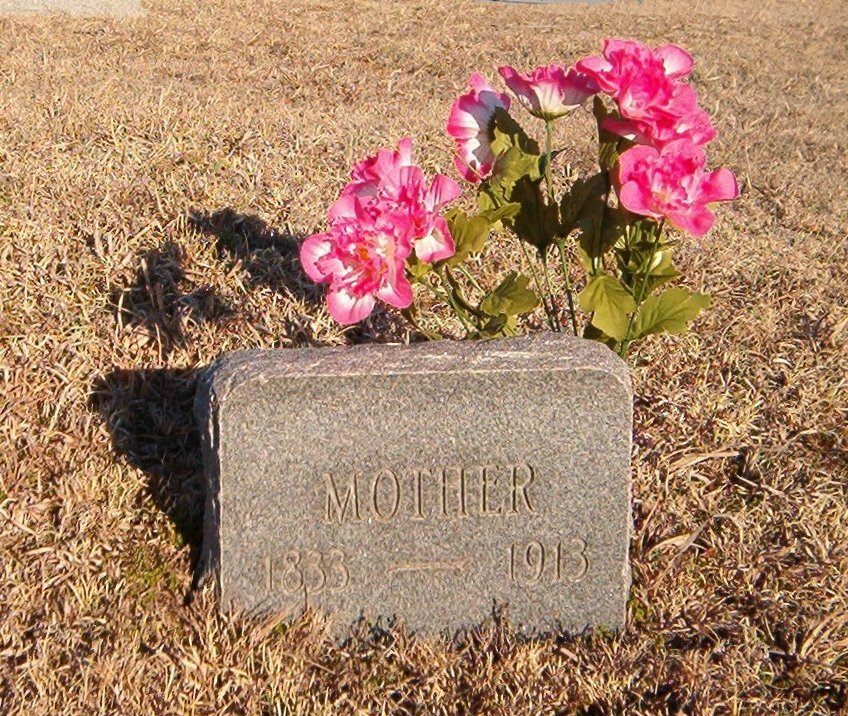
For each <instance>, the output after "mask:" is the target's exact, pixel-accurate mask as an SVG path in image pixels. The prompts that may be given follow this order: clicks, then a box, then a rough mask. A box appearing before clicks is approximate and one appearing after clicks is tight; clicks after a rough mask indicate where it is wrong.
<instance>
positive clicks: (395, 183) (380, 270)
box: [300, 138, 461, 324]
mask: <svg viewBox="0 0 848 716" xmlns="http://www.w3.org/2000/svg"><path fill="white" fill-rule="evenodd" d="M460 193H461V192H460V188H459V185H458V184H457V183H456V182H455V181H454V180H453V179H450V178H449V177H447V176H444V175H443V174H439V175H437V176H436V177H435V178H434V179H433V181H432V182H431V183H430V185H429V186H428V185H427V182H426V179H425V177H424V172H423V171H422V170H421V168H420V167H418V166H416V165H415V164H413V163H412V140H410V139H409V138H405V139H402V140H401V141H400V142H399V143H398V149H397V151H392V150H389V149H381V150H380V151H378V152H377V153H376V154H375V155H374V156H372V157H369V158H367V159H365V160H363V161H361V162H359V163H358V164H356V165H355V166H354V168H353V170H352V171H351V181H350V182H349V183H348V184H347V186H345V188H344V190H343V191H342V195H341V197H340V198H339V199H338V200H337V201H336V202H335V203H334V204H333V205H332V206H331V207H330V210H329V212H328V216H327V218H328V221H329V224H330V227H329V230H328V231H327V232H326V233H322V234H314V235H313V236H310V237H309V238H307V239H306V240H305V241H304V242H303V245H302V246H301V250H300V261H301V263H302V264H303V268H304V270H305V271H306V273H307V275H308V276H309V277H310V278H311V279H313V280H314V281H317V282H321V283H329V284H330V288H329V291H328V293H327V305H328V308H329V310H330V315H331V316H332V317H333V318H334V319H335V320H337V321H338V322H339V323H344V324H349V323H357V322H359V321H361V320H362V319H363V318H365V317H366V316H368V315H369V314H370V313H371V311H372V310H373V308H374V305H375V302H376V299H380V300H381V301H385V302H386V303H388V304H389V305H392V306H395V307H397V308H407V307H408V306H409V305H410V304H411V303H412V288H411V286H410V284H409V281H408V280H407V278H406V274H405V266H406V260H407V259H408V258H409V256H410V255H411V254H412V253H413V252H415V255H416V256H417V257H418V258H419V259H421V260H422V261H426V262H428V263H432V262H434V261H439V260H441V259H445V258H448V257H450V256H453V254H454V252H455V251H456V247H455V245H454V241H453V237H452V236H451V233H450V230H449V228H448V224H447V222H446V221H445V219H444V217H443V216H441V214H440V213H439V212H440V211H441V209H442V208H443V207H444V206H445V205H446V204H447V203H448V202H451V201H453V200H454V199H456V198H457V197H458V196H459V194H460Z"/></svg>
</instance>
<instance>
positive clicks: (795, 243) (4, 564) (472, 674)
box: [0, 0, 848, 714]
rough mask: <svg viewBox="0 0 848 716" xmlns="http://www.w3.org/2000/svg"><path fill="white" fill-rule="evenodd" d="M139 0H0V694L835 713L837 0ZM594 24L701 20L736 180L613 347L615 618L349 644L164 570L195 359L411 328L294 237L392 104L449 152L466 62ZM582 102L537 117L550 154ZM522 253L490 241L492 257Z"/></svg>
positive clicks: (184, 702) (557, 47)
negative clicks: (91, 4)
mask: <svg viewBox="0 0 848 716" xmlns="http://www.w3.org/2000/svg"><path fill="white" fill-rule="evenodd" d="M149 9H150V12H149V14H148V15H147V16H146V17H144V18H137V19H132V20H124V21H113V20H91V19H67V18H42V19H39V18H25V19H21V18H16V19H6V18H4V19H0V87H2V92H0V97H2V112H0V202H2V206H3V209H2V212H0V275H2V276H3V281H2V286H0V331H1V332H2V336H3V338H2V342H0V380H2V393H0V397H2V399H0V446H2V449H0V518H2V519H0V711H3V712H4V713H10V714H56V713H64V714H89V713H195V712H196V713H250V714H253V713H267V714H276V713H305V712H313V713H337V712H360V713H364V712H400V713H411V712H427V713H468V712H491V713H537V712H540V711H542V712H554V711H561V712H579V713H587V714H589V713H622V712H626V713H677V712H687V713H781V712H782V713H801V712H804V713H824V712H829V711H838V710H840V709H843V710H844V709H845V708H846V699H848V661H846V659H848V609H846V604H848V576H847V575H848V553H846V545H848V519H846V479H848V434H846V417H848V415H847V414H846V413H848V400H846V395H847V393H846V387H848V379H846V376H848V359H846V345H848V312H846V305H848V268H846V267H848V241H846V234H845V229H844V227H845V226H846V225H848V208H846V207H848V193H846V190H845V186H846V179H848V177H846V164H845V156H846V146H845V141H846V135H845V127H846V125H848V116H847V115H848V103H846V100H845V97H846V89H848V88H846V76H845V73H844V67H845V62H846V59H848V57H846V55H848V53H846V39H848V27H846V24H845V19H844V13H843V12H842V9H841V7H840V5H839V4H838V3H836V2H826V3H813V2H798V3H794V4H792V5H791V7H790V6H787V5H786V4H785V3H778V2H776V0H768V1H767V2H763V3H759V4H758V5H757V9H756V12H754V11H752V9H751V8H750V7H747V6H743V5H740V4H738V3H731V2H730V1H729V0H720V1H718V2H711V3H706V2H700V1H696V2H681V1H677V0H661V1H660V0H658V1H657V2H655V3H641V4H637V3H630V2H624V3H621V4H618V5H615V6H612V7H610V6H595V7H576V6H558V7H551V6H548V7H544V6H543V7H534V6H526V5H522V6H501V5H497V4H494V5H493V4H486V5H484V4H476V3H471V2H460V3H455V2H448V0H438V1H437V2H436V1H434V2H426V3H424V2H414V1H412V0H409V1H405V2H382V1H378V0H364V1H362V2H352V1H347V2H329V0H327V1H320V0H290V1H289V2H287V3H276V2H270V0H269V1H266V2H261V1H257V2H251V3H236V2H235V1H234V0H213V1H212V2H204V3H198V2H191V0H158V1H155V2H151V3H150V4H149ZM513 25H516V26H517V28H518V30H516V29H514V27H513ZM606 35H625V36H637V37H639V38H641V39H643V40H645V41H653V42H663V41H676V42H679V43H681V44H683V45H685V46H687V47H688V48H690V49H691V50H692V51H693V53H694V54H695V56H696V58H697V63H698V64H697V71H696V75H695V81H696V84H697V87H698V89H699V91H700V93H701V96H702V98H703V101H704V103H705V105H706V106H707V107H709V109H710V110H711V112H712V113H713V115H714V117H715V119H716V122H717V124H718V126H719V128H720V130H721V136H720V138H719V139H718V140H717V142H716V143H715V144H714V145H713V148H712V152H711V156H712V159H713V162H714V163H715V164H719V163H721V164H726V165H728V166H730V167H732V168H733V169H734V171H736V172H737V174H738V175H739V177H740V179H741V183H742V186H743V196H742V198H741V200H740V201H739V202H737V203H736V204H735V205H734V206H733V207H726V208H723V209H722V211H721V212H720V220H719V222H718V224H717V226H716V228H715V229H714V231H713V232H712V234H711V235H710V237H709V238H707V239H706V240H704V241H703V242H701V243H698V244H696V243H689V244H687V246H686V247H685V248H684V250H683V251H682V252H681V262H682V264H683V269H684V271H685V275H686V276H687V280H688V282H689V283H690V284H691V285H692V286H693V287H697V288H701V289H705V290H707V291H709V292H711V293H712V294H713V296H714V297H715V306H714V308H713V309H711V310H710V311H709V312H708V314H707V315H706V316H705V317H704V318H703V319H702V320H701V321H700V322H699V324H698V326H697V331H696V332H693V333H691V334H689V335H686V336H683V337H674V338H671V337H663V338H657V339H655V340H652V341H650V342H648V343H647V344H645V345H644V346H643V347H642V348H641V349H640V350H639V351H638V353H637V355H636V356H635V360H634V363H635V367H634V381H635V391H636V395H637V396H638V397H637V400H636V433H635V435H636V444H635V448H634V454H633V473H634V480H635V487H634V493H635V495H634V497H635V502H634V509H635V535H634V539H633V544H632V560H633V570H634V585H633V590H632V594H631V599H630V604H629V611H628V628H627V630H626V631H625V632H623V633H622V634H619V635H612V634H606V633H603V632H596V633H593V634H589V635H586V636H581V637H576V638H562V639H554V640H545V641H517V640H515V639H514V638H512V636H511V634H510V631H509V629H508V625H507V624H504V623H497V624H489V625H484V626H483V627H482V628H480V629H478V630H476V631H474V632H472V633H470V634H468V635H466V636H464V637H463V638H461V639H460V640H459V641H458V642H457V643H454V644H448V643H445V642H440V641H433V642H426V641H421V640H418V639H416V638H415V637H413V636H409V635H406V634H405V633H403V631H401V630H395V631H390V632H367V631H363V632H362V633H361V634H359V635H358V636H357V638H355V639H353V640H352V641H351V642H349V643H348V644H346V645H343V646H339V645H337V644H334V643H332V642H330V641H328V640H326V639H325V638H324V622H323V619H322V618H320V617H318V616H314V615H313V616H310V617H305V618H303V619H301V620H298V621H296V622H295V623H293V624H291V625H278V624H274V623H270V624H256V623H253V622H247V621H241V620H237V619H232V618H228V617H221V616H219V615H217V614H216V612H215V605H214V603H213V600H212V599H211V595H210V594H209V593H208V591H204V590H201V591H200V592H198V593H196V594H194V598H193V599H192V598H190V597H191V596H192V594H193V593H192V591H191V586H192V584H191V582H192V566H193V560H194V559H195V552H196V548H197V544H198V530H197V527H198V524H199V520H200V509H201V508H200V493H201V491H202V477H201V474H200V463H199V459H198V454H197V435H196V433H195V431H194V428H193V425H192V422H191V415H190V403H191V398H192V395H193V385H194V381H195V379H196V372H197V370H198V368H200V367H202V366H203V365H205V364H208V363H209V362H210V361H211V360H212V359H214V358H215V357H216V356H217V355H218V354H219V353H220V352H222V351H224V350H230V349H237V348H269V347H292V346H300V345H306V344H312V345H328V344H339V343H345V342H351V341H370V340H380V341H387V340H391V341H406V340H409V339H410V335H409V333H408V331H407V329H406V327H405V326H404V325H402V324H401V323H400V322H399V321H398V320H397V319H396V318H395V317H392V316H390V315H386V314H380V315H376V316H375V317H374V318H373V319H372V320H371V321H369V322H368V323H367V324H366V325H364V326H362V327H358V328H355V329H350V330H347V331H341V330H339V327H338V326H335V325H333V323H332V321H331V320H330V319H329V317H328V316H327V313H326V311H325V310H324V309H323V307H322V306H321V304H320V292H319V291H318V290H317V289H316V288H315V287H314V286H312V285H310V284H309V282H308V281H306V280H305V278H304V276H303V275H302V274H301V273H300V271H299V269H298V266H297V257H296V247H297V243H298V242H299V240H300V239H301V238H302V237H303V236H305V235H307V234H309V233H311V232H312V231H314V230H315V229H316V228H318V227H319V226H320V223H321V219H322V217H323V213H324V211H325V208H326V206H327V204H328V203H329V201H330V200H331V199H332V198H333V197H334V195H335V194H336V192H337V191H338V189H339V186H340V184H341V182H342V181H343V179H344V177H345V173H346V171H347V168H348V166H349V165H350V163H351V162H352V161H354V160H355V159H357V158H360V157H361V156H364V155H365V154H367V153H368V152H370V151H372V150H373V149H374V148H376V147H377V146H384V145H389V144H391V143H393V142H394V141H396V139H397V138H398V137H400V136H403V135H407V134H410V135H412V136H414V137H415V138H416V139H417V143H418V145H419V157H420V158H421V160H422V162H423V163H424V165H425V166H426V167H427V168H428V169H429V170H436V169H441V170H449V166H450V157H449V148H450V147H449V143H448V141H447V139H446V138H445V137H444V135H443V133H442V125H443V122H444V119H445V115H446V112H447V109H448V107H449V105H450V102H451V101H452V98H453V96H454V94H455V93H456V91H457V90H459V89H460V88H461V87H462V86H463V84H464V81H465V79H466V77H467V76H468V74H469V73H470V72H471V71H472V70H473V69H483V70H485V71H487V72H488V74H489V75H493V74H494V69H495V67H496V66H497V65H498V64H501V63H504V62H513V63H516V64H520V65H522V66H529V65H531V64H532V63H541V62H549V61H551V60H554V59H560V60H564V61H570V60H572V59H574V58H576V57H577V56H578V55H579V54H583V53H586V52H590V51H595V50H596V49H597V48H598V47H599V44H600V41H601V39H602V38H603V37H604V36H606ZM586 121H587V120H586V118H583V117H580V118H578V119H577V120H576V121H575V122H574V124H573V126H571V127H568V128H566V127H563V128H562V129H561V132H562V133H561V135H560V137H559V139H560V140H561V141H562V142H563V143H566V144H570V145H571V146H574V148H575V153H579V152H586V151H588V150H589V147H590V143H589V139H588V134H587V125H586ZM517 257H518V256H517V252H516V249H515V246H514V245H510V244H503V243H502V242H499V241H495V242H493V245H492V247H491V249H490V250H489V253H488V254H487V259H486V263H485V265H486V266H487V267H488V269H487V270H488V271H490V272H493V273H494V272H496V270H498V269H499V267H501V266H503V265H504V264H505V262H506V261H507V260H508V261H515V260H516V259H517ZM438 315H439V316H441V318H439V319H438V320H440V321H442V322H445V321H446V320H447V319H446V318H445V317H444V315H443V314H441V313H439V314H438ZM445 327H446V328H448V329H450V325H448V324H447V323H445ZM187 596H188V597H189V598H188V599H187Z"/></svg>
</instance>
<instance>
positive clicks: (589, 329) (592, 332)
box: [583, 323, 618, 350]
mask: <svg viewBox="0 0 848 716" xmlns="http://www.w3.org/2000/svg"><path fill="white" fill-rule="evenodd" d="M583 338H588V339H589V340H591V341H598V342H599V343H603V344H604V345H606V346H608V347H609V348H610V349H612V350H616V348H617V347H618V341H617V340H615V338H612V337H611V336H608V335H607V334H606V333H604V332H603V331H602V330H601V329H600V328H598V327H597V326H593V325H592V324H591V323H587V324H586V325H585V327H584V328H583Z"/></svg>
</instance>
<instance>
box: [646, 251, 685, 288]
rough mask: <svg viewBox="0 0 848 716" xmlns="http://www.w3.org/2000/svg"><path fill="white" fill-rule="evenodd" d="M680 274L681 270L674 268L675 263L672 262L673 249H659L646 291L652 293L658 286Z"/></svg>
mask: <svg viewBox="0 0 848 716" xmlns="http://www.w3.org/2000/svg"><path fill="white" fill-rule="evenodd" d="M678 276H680V271H678V270H677V269H676V268H674V265H673V264H672V263H671V249H666V250H665V251H657V253H656V255H655V256H654V265H653V267H652V268H651V272H650V273H649V274H648V283H647V285H646V288H645V291H646V293H651V292H652V291H653V290H654V289H655V288H657V287H658V286H662V285H663V284H664V283H668V282H669V281H673V280H674V279H676V278H677V277H678Z"/></svg>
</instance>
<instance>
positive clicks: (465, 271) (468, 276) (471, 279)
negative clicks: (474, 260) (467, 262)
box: [457, 264, 486, 294]
mask: <svg viewBox="0 0 848 716" xmlns="http://www.w3.org/2000/svg"><path fill="white" fill-rule="evenodd" d="M457 268H458V269H459V271H460V273H461V274H462V275H463V276H465V278H466V279H468V283H470V284H471V285H472V286H474V288H476V289H477V290H478V291H479V292H480V293H482V294H485V293H486V291H485V290H484V289H483V287H482V286H481V285H480V284H479V283H478V282H477V279H475V278H474V277H473V276H472V275H471V272H470V271H469V270H468V269H467V268H465V266H463V265H462V264H460V265H459V266H457Z"/></svg>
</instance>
